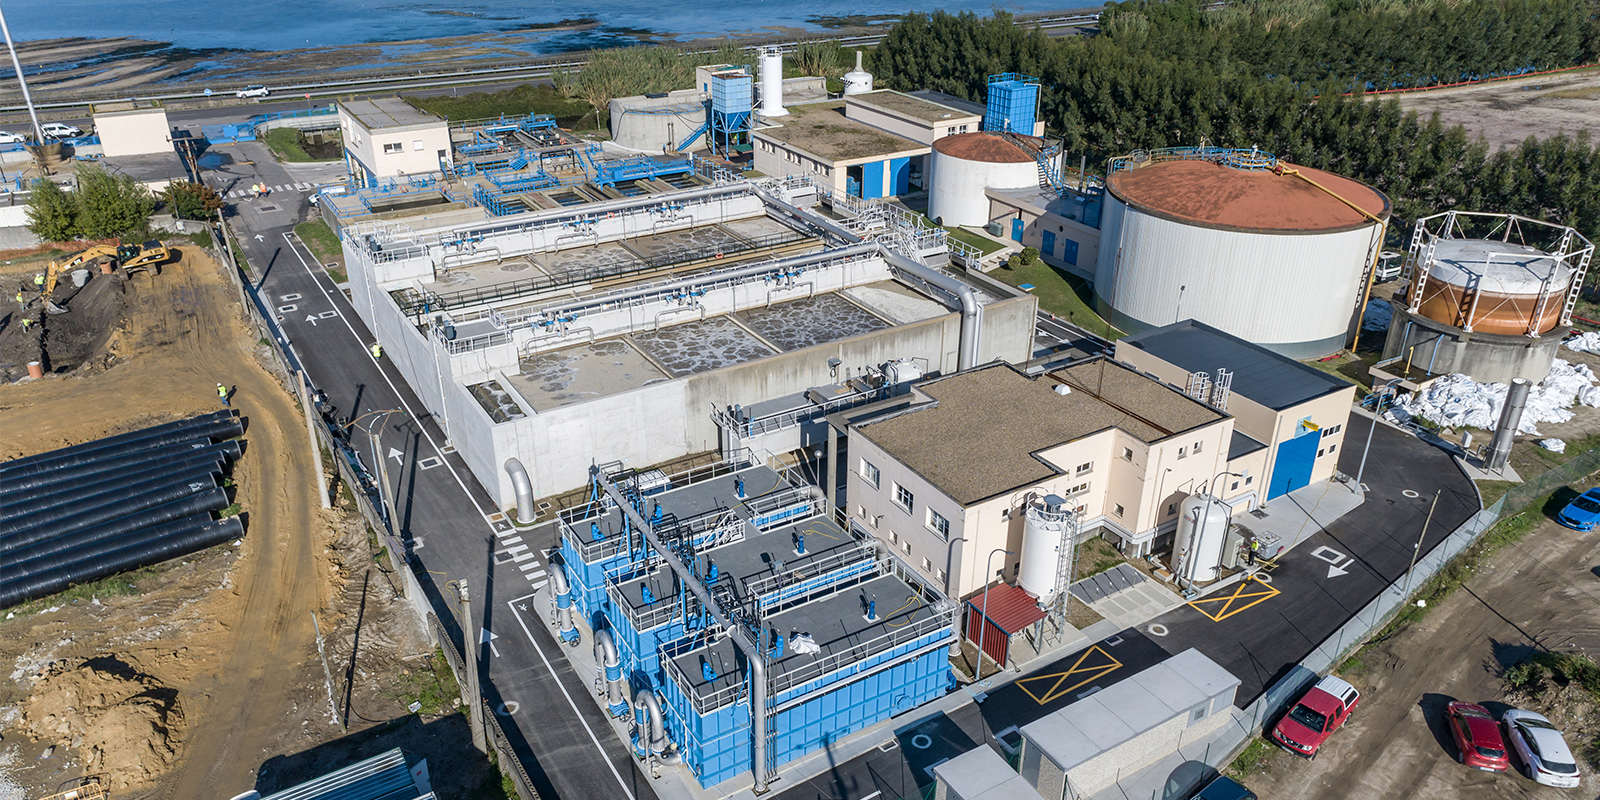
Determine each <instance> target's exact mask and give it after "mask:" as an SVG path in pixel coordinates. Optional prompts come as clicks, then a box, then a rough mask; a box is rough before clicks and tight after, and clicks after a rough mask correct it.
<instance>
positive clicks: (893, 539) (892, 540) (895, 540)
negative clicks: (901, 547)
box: [889, 531, 900, 544]
mask: <svg viewBox="0 0 1600 800" xmlns="http://www.w3.org/2000/svg"><path fill="white" fill-rule="evenodd" d="M899 543H900V534H898V533H895V532H894V531H889V544H899Z"/></svg>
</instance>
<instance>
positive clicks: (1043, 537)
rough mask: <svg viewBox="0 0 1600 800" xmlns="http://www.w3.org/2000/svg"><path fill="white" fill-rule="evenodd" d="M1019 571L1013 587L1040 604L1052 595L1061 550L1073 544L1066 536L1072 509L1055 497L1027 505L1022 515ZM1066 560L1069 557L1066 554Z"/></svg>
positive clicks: (1068, 536) (1068, 554)
mask: <svg viewBox="0 0 1600 800" xmlns="http://www.w3.org/2000/svg"><path fill="white" fill-rule="evenodd" d="M1023 519H1024V522H1023V528H1022V559H1021V571H1020V572H1019V573H1018V574H1017V585H1018V586H1021V587H1022V590H1023V591H1025V592H1027V593H1028V594H1031V595H1033V596H1034V597H1037V598H1039V600H1040V602H1047V601H1049V600H1050V598H1051V597H1053V596H1054V595H1055V593H1056V589H1057V588H1058V587H1057V586H1056V575H1057V570H1058V567H1059V565H1060V563H1061V558H1062V552H1061V548H1063V547H1065V548H1071V547H1073V545H1074V544H1075V543H1074V542H1073V540H1072V536H1071V535H1070V528H1071V522H1072V510H1071V509H1069V508H1068V507H1067V501H1066V500H1064V499H1062V498H1061V496H1059V495H1054V494H1052V495H1047V496H1046V497H1044V498H1043V499H1041V500H1034V501H1033V502H1030V503H1029V504H1028V510H1027V512H1026V513H1025V514H1024V516H1023ZM1066 555H1067V557H1068V558H1069V563H1070V558H1071V556H1072V553H1071V552H1068V553H1067V554H1066Z"/></svg>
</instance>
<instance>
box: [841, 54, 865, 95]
mask: <svg viewBox="0 0 1600 800" xmlns="http://www.w3.org/2000/svg"><path fill="white" fill-rule="evenodd" d="M840 82H841V83H843V84H844V93H845V94H846V95H852V94H861V93H862V92H870V91H872V73H870V72H868V71H866V70H864V69H862V68H861V51H860V50H857V51H856V68H855V69H854V70H852V71H850V72H846V73H845V74H844V77H843V78H841V79H840Z"/></svg>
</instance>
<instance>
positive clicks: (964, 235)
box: [945, 228, 1005, 255]
mask: <svg viewBox="0 0 1600 800" xmlns="http://www.w3.org/2000/svg"><path fill="white" fill-rule="evenodd" d="M945 230H947V231H949V232H950V238H952V239H955V240H956V241H959V242H963V243H965V244H969V245H972V246H973V247H976V248H978V252H980V253H982V254H984V255H989V254H990V253H993V252H994V251H996V250H999V249H1001V248H1002V247H1005V245H1003V244H1001V243H999V242H997V241H995V240H993V239H990V238H989V237H987V236H979V235H978V234H976V233H973V232H972V231H969V230H963V229H961V228H945Z"/></svg>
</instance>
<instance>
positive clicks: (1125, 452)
mask: <svg viewBox="0 0 1600 800" xmlns="http://www.w3.org/2000/svg"><path fill="white" fill-rule="evenodd" d="M1122 460H1123V461H1132V460H1133V448H1131V447H1124V448H1122Z"/></svg>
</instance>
